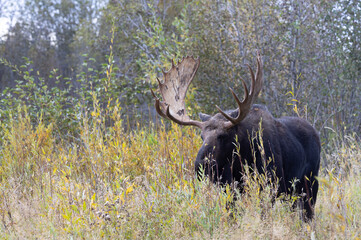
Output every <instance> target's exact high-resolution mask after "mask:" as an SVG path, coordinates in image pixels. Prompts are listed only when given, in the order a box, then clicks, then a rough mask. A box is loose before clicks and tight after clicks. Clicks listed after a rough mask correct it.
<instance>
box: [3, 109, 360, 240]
mask: <svg viewBox="0 0 361 240" xmlns="http://www.w3.org/2000/svg"><path fill="white" fill-rule="evenodd" d="M119 108H120V107H117V106H115V107H114V108H112V110H111V111H109V116H110V117H111V120H112V124H108V125H109V126H108V125H107V124H106V123H105V120H104V119H105V118H104V116H103V115H102V111H100V110H99V109H97V108H95V109H94V111H91V112H89V113H86V114H85V115H84V116H80V119H79V120H81V124H80V125H79V129H78V132H79V133H80V134H79V136H78V138H77V139H75V140H73V141H68V140H64V139H61V138H59V137H57V135H56V134H54V129H55V128H56V126H54V124H45V123H44V121H43V120H42V116H41V114H40V115H39V117H38V119H37V122H36V123H35V124H32V123H31V120H30V117H29V114H28V111H27V108H26V107H25V106H20V107H19V108H18V109H17V112H14V113H10V114H9V119H8V121H7V124H2V125H1V132H2V144H1V152H0V191H1V198H0V219H1V225H0V229H1V230H0V238H2V239H25V238H34V239H64V238H75V239H100V238H109V239H144V238H145V239H190V238H192V239H359V237H360V235H361V230H360V229H361V218H360V212H361V187H360V186H361V182H360V181H361V177H360V176H361V163H360V159H361V148H360V145H359V144H358V142H357V141H356V140H355V139H354V138H352V137H344V138H342V139H341V138H339V139H341V140H340V142H335V145H334V148H333V150H332V151H329V152H325V151H324V152H323V157H322V162H328V163H329V165H328V167H327V169H326V168H322V169H321V173H320V176H319V181H320V183H321V184H320V190H319V197H318V202H317V204H316V216H315V219H314V220H313V221H312V222H310V223H305V222H303V221H302V220H301V218H300V213H299V211H295V210H292V208H291V207H290V206H291V205H292V203H293V201H296V200H297V199H289V200H286V201H281V200H279V199H277V200H276V201H275V202H274V203H273V204H272V199H271V197H270V196H271V195H272V192H273V191H274V189H273V188H272V186H268V185H263V184H262V176H258V175H254V174H248V176H247V181H246V182H247V187H246V193H245V194H243V195H242V196H238V198H237V200H236V202H235V204H234V206H232V207H229V206H230V204H229V203H230V202H231V200H232V199H233V194H236V195H238V193H237V192H234V191H232V190H231V189H230V188H228V187H227V188H226V189H220V188H221V187H219V186H216V185H214V184H212V183H210V182H209V181H208V180H207V179H205V180H204V181H198V180H196V178H195V177H194V166H193V161H194V159H195V156H196V154H197V151H198V149H199V147H200V146H201V139H200V136H199V134H198V132H197V131H196V130H195V129H193V128H191V127H180V126H178V125H171V126H168V127H165V125H164V124H159V125H152V124H151V125H149V126H138V128H137V130H129V128H128V129H127V128H125V125H126V124H125V123H124V121H123V120H122V118H121V115H120V114H119V111H120V109H119ZM260 186H262V188H263V191H260Z"/></svg>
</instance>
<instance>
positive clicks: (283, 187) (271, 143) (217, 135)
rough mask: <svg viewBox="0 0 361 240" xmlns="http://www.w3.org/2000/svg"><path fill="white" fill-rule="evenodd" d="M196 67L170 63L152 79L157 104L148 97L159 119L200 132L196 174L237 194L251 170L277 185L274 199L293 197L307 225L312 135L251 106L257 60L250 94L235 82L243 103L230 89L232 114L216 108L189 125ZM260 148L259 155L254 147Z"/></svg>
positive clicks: (315, 154)
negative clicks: (231, 187) (231, 186)
mask: <svg viewBox="0 0 361 240" xmlns="http://www.w3.org/2000/svg"><path fill="white" fill-rule="evenodd" d="M199 64H200V61H199V59H195V58H193V57H189V56H188V57H185V58H183V59H182V61H181V62H179V63H178V64H177V65H175V64H174V63H173V61H172V67H171V69H170V70H169V71H168V72H163V76H164V81H163V82H161V81H160V80H159V79H157V80H158V83H159V91H160V93H161V95H162V97H163V101H161V100H160V99H159V98H157V97H156V95H155V94H154V92H153V91H152V94H153V96H154V98H155V108H156V110H157V112H158V114H159V115H161V116H162V117H164V118H167V119H170V120H172V121H174V122H176V123H177V124H180V125H192V126H196V127H199V128H200V129H201V136H202V139H203V145H202V147H201V148H200V149H199V152H198V155H197V158H196V161H195V171H196V173H198V172H199V169H201V168H202V169H204V173H205V174H207V175H208V176H209V177H210V178H211V179H212V180H213V181H214V182H221V183H223V184H230V183H231V182H232V181H237V182H239V184H238V186H239V188H240V190H241V192H242V189H243V188H242V181H243V174H244V167H243V166H245V165H248V166H253V167H254V168H255V169H257V171H258V172H260V173H265V174H266V175H268V176H270V179H271V181H272V180H273V181H276V179H278V193H279V194H282V193H286V194H297V195H298V196H299V197H300V199H301V202H302V207H303V209H305V216H304V217H305V218H306V219H311V218H312V217H313V214H314V205H315V203H316V198H317V191H318V182H317V179H316V177H317V175H318V171H319V167H320V150H321V144H320V138H319V135H318V133H317V131H316V130H315V129H314V128H313V127H312V126H311V125H310V124H309V123H308V122H307V121H306V120H304V119H302V118H299V117H282V118H274V117H273V116H272V114H271V113H270V112H269V111H268V110H267V108H266V107H265V106H262V105H257V104H253V103H254V101H255V99H256V98H257V96H258V94H259V92H260V91H261V88H262V83H263V65H262V61H261V56H260V55H259V54H258V56H257V71H256V73H254V72H253V70H252V68H251V67H250V66H249V65H248V68H249V72H250V75H251V87H250V89H248V88H247V85H246V83H245V81H244V80H243V79H241V81H242V83H243V86H244V91H245V97H244V99H243V101H240V100H239V98H238V97H237V95H236V94H235V93H234V92H233V91H232V89H231V93H232V95H233V97H234V99H235V101H236V102H237V104H238V108H237V109H235V110H228V111H222V110H221V109H220V108H219V107H218V106H216V108H217V109H218V111H219V113H217V114H216V115H214V116H211V115H207V114H202V113H201V114H200V119H201V121H196V120H192V119H190V117H189V116H188V115H187V111H186V107H185V102H184V99H185V97H186V92H187V89H188V86H189V84H190V83H191V82H192V80H193V78H194V76H195V74H196V72H197V69H198V67H199ZM260 128H261V129H260ZM259 131H261V132H262V139H260V135H259V134H254V133H257V132H259ZM261 141H262V142H263V145H262V144H260V143H261ZM260 145H262V148H263V149H259V147H257V146H260ZM236 146H237V148H236ZM235 153H236V154H235ZM270 159H271V161H270ZM295 180H296V181H295ZM292 184H293V186H292ZM294 184H296V185H294Z"/></svg>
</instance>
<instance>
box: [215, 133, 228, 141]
mask: <svg viewBox="0 0 361 240" xmlns="http://www.w3.org/2000/svg"><path fill="white" fill-rule="evenodd" d="M226 139H227V135H226V134H222V135H218V136H217V140H218V141H221V142H223V141H224V140H226Z"/></svg>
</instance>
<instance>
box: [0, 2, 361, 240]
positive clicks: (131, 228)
mask: <svg viewBox="0 0 361 240" xmlns="http://www.w3.org/2000/svg"><path fill="white" fill-rule="evenodd" d="M17 4H19V5H17ZM1 17H8V18H9V19H12V21H13V22H12V24H11V26H10V28H9V31H8V32H7V33H6V34H5V35H4V36H2V37H1V38H0V191H1V196H2V197H1V198H0V238H5V239H8V238H20V239H22V238H29V236H33V237H34V238H39V239H49V238H55V239H57V238H60V239H63V238H84V239H91V238H93V239H99V238H101V237H103V238H109V239H114V238H122V239H123V238H124V239H140V238H147V239H148V238H151V239H153V238H156V239H158V238H160V239H162V238H169V239H182V238H183V239H189V238H195V239H204V238H210V239H212V238H217V239H239V238H242V239H255V238H261V239H264V238H272V239H273V238H276V239H285V238H293V239H303V238H311V239H327V238H332V239H333V238H345V239H357V237H359V236H360V230H359V229H360V226H361V222H360V219H361V218H360V212H361V205H360V201H361V190H360V179H361V178H360V176H361V172H360V169H361V165H360V159H361V148H360V145H359V144H358V142H359V137H360V131H361V116H360V112H361V109H360V106H361V94H360V92H361V87H360V78H361V62H360V59H361V46H360V42H361V39H360V38H361V23H360V19H361V2H360V1H355V0H332V1H312V0H302V1H277V0H270V1H265V0H251V1H249V0H247V1H245V0H239V1H233V0H230V1H219V0H209V1H197V0H195V1H189V0H181V1H172V0H170V1H166V0H160V1H143V0H135V1H128V0H111V1H107V0H55V1H47V0H24V1H19V3H17V2H14V1H6V0H5V1H4V0H0V18H1ZM257 50H259V51H260V53H261V54H262V56H263V62H264V70H265V74H264V77H265V79H264V87H263V90H262V92H261V94H260V97H259V99H258V102H259V103H263V104H265V105H267V107H268V108H269V109H270V111H271V112H272V113H273V114H274V115H275V116H283V115H299V116H301V117H304V118H306V119H308V120H309V121H310V122H311V124H312V125H313V126H315V128H316V129H317V130H318V131H320V133H321V139H322V145H323V152H322V160H321V162H322V164H321V174H320V178H319V181H320V182H321V187H320V191H319V194H320V195H319V198H318V203H317V205H316V217H315V220H314V221H313V222H311V223H304V222H302V221H301V219H300V217H299V216H300V214H299V213H298V212H297V211H292V210H291V208H290V205H292V204H293V203H294V201H297V199H288V200H287V201H281V200H280V199H276V201H275V202H273V204H272V201H271V199H270V192H272V191H274V188H273V186H269V185H265V184H264V182H263V177H262V176H259V175H257V174H248V175H247V176H246V177H247V181H246V182H247V186H246V194H245V195H243V196H238V197H239V198H238V200H237V201H236V202H235V203H234V205H232V207H231V208H230V207H229V206H230V204H229V203H230V200H231V199H233V195H234V194H236V195H237V194H238V193H237V192H234V191H233V190H232V189H229V188H227V189H223V190H220V189H219V188H220V187H219V186H216V185H214V184H210V183H209V182H208V181H207V180H205V181H197V180H196V179H195V178H194V170H193V168H194V165H193V161H194V159H195V156H196V154H197V151H198V149H199V147H200V145H201V139H200V137H199V136H198V131H197V130H195V129H193V128H190V127H179V126H177V125H173V124H170V123H167V124H164V123H163V122H162V121H160V120H159V119H158V117H157V116H156V114H155V111H154V107H153V102H152V101H153V100H152V97H151V94H150V91H149V88H150V87H152V88H153V89H155V88H156V85H157V82H156V77H161V72H162V71H161V70H162V69H169V67H170V64H171V61H170V60H171V59H175V60H179V59H180V58H181V57H182V56H185V55H195V56H199V57H200V59H201V65H200V68H199V70H198V73H197V75H196V78H195V79H194V81H193V84H192V85H191V89H189V92H188V96H187V106H188V108H189V111H188V112H190V113H191V114H193V115H194V118H197V116H196V114H197V113H199V112H200V111H205V112H207V113H209V114H211V113H215V112H216V109H215V105H219V106H221V108H222V109H227V108H233V107H235V103H234V100H233V98H232V96H231V95H230V92H229V90H228V87H232V88H233V89H234V90H236V91H237V92H239V95H240V96H241V94H242V93H243V90H242V84H241V81H240V78H241V77H243V78H245V79H246V80H248V79H249V78H248V75H247V74H248V73H247V68H246V64H247V63H249V64H251V65H253V64H254V63H255V56H256V51H257ZM260 189H263V191H260ZM240 236H241V237H240Z"/></svg>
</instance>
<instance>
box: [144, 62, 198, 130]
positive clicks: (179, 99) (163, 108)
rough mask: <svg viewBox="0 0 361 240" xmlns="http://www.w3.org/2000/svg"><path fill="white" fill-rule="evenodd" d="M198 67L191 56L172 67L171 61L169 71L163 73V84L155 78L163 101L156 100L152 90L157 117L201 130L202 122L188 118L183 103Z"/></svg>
mask: <svg viewBox="0 0 361 240" xmlns="http://www.w3.org/2000/svg"><path fill="white" fill-rule="evenodd" d="M198 67H199V59H194V58H193V57H192V56H187V57H186V58H183V59H182V61H181V62H180V63H179V62H178V64H177V65H174V62H173V60H172V67H171V69H170V70H169V71H168V72H164V71H163V77H164V81H163V83H162V82H161V81H160V80H159V79H158V78H157V80H158V84H159V90H160V93H161V95H162V97H163V101H160V100H159V98H157V96H156V95H155V94H154V92H153V90H151V92H152V94H153V97H154V98H155V108H156V110H157V112H158V114H159V115H161V116H162V117H164V118H169V119H170V120H172V121H174V122H176V123H178V124H180V125H193V126H197V127H199V128H202V126H203V123H202V122H199V121H194V120H192V119H190V118H189V116H188V115H187V110H186V108H185V102H184V99H185V96H186V93H187V90H188V87H189V84H190V83H191V82H192V80H193V78H194V75H195V74H196V72H197V70H198Z"/></svg>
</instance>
